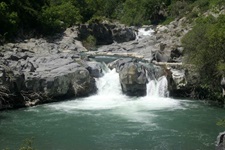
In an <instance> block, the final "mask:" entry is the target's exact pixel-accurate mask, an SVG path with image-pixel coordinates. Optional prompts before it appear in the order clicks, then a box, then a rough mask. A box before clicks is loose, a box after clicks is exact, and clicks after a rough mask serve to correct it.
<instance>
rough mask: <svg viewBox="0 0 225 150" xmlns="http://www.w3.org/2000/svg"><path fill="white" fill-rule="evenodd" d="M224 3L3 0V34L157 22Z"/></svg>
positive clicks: (0, 16) (193, 0) (0, 20)
mask: <svg viewBox="0 0 225 150" xmlns="http://www.w3.org/2000/svg"><path fill="white" fill-rule="evenodd" d="M222 3H224V2H223V0H208V1H205V0H107V1H106V0H82V1H80V0H39V1H34V0H2V1H1V2H0V35H1V41H4V38H10V37H13V36H14V35H18V33H19V34H20V36H23V34H24V35H28V33H29V34H31V33H32V34H34V35H37V34H35V33H41V34H46V33H47V34H51V33H55V32H59V31H60V30H63V29H65V28H67V27H69V26H72V25H75V24H78V23H84V22H87V21H96V20H101V19H103V18H108V19H116V20H119V21H121V22H123V23H125V24H128V25H141V24H158V23H160V22H163V21H166V22H168V21H170V20H172V19H174V18H177V17H181V16H184V15H188V16H191V17H195V16H198V13H199V11H203V10H207V9H208V8H212V7H214V6H216V5H221V4H222ZM193 8H195V9H193ZM193 10H194V11H193Z"/></svg>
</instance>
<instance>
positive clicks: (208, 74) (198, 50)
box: [182, 15, 225, 99]
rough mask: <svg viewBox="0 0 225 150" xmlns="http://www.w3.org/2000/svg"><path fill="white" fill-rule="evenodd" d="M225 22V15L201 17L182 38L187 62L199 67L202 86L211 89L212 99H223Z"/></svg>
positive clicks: (210, 95)
mask: <svg viewBox="0 0 225 150" xmlns="http://www.w3.org/2000/svg"><path fill="white" fill-rule="evenodd" d="M224 23H225V15H220V16H219V17H218V18H215V17H213V16H209V17H206V18H200V19H198V20H197V22H196V25H195V26H194V28H193V29H192V30H191V31H190V32H189V33H187V34H186V35H185V36H184V38H183V39H182V44H183V46H184V48H185V56H186V63H188V64H194V65H195V66H196V67H197V71H198V72H199V74H200V87H201V88H202V89H205V90H207V91H209V95H208V98H210V99H213V97H214V98H216V99H222V97H220V95H221V88H220V80H221V77H222V76H224V73H225V51H224V49H225V47H224V43H225V26H224ZM218 93H220V94H218Z"/></svg>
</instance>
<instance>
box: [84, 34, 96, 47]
mask: <svg viewBox="0 0 225 150" xmlns="http://www.w3.org/2000/svg"><path fill="white" fill-rule="evenodd" d="M82 43H83V45H84V47H86V48H87V49H88V50H96V38H95V37H94V36H92V35H89V36H88V37H87V38H86V39H85V40H83V41H82Z"/></svg>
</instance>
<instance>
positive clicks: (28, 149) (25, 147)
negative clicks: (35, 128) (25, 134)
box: [19, 139, 35, 150]
mask: <svg viewBox="0 0 225 150" xmlns="http://www.w3.org/2000/svg"><path fill="white" fill-rule="evenodd" d="M19 150H35V149H34V148H33V140H32V139H27V140H25V141H24V142H23V144H22V145H21V146H20V148H19Z"/></svg>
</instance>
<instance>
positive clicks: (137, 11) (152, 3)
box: [121, 0, 169, 25]
mask: <svg viewBox="0 0 225 150" xmlns="http://www.w3.org/2000/svg"><path fill="white" fill-rule="evenodd" d="M168 4H169V2H168V1H167V0H140V1H137V0H126V1H125V3H124V9H123V13H122V16H121V21H122V22H124V23H126V24H129V25H141V24H143V23H144V22H149V23H153V24H157V23H159V22H160V21H161V20H164V17H165V15H166V14H165V13H166V9H165V8H166V6H167V5H168Z"/></svg>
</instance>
